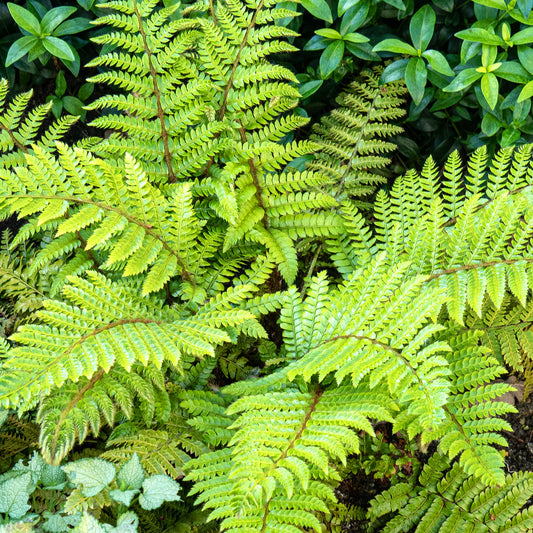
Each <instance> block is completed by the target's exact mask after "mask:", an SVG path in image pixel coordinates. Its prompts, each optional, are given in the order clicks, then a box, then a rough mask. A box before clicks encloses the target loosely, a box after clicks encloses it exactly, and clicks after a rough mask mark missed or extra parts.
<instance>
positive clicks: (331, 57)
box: [320, 41, 344, 78]
mask: <svg viewBox="0 0 533 533" xmlns="http://www.w3.org/2000/svg"><path fill="white" fill-rule="evenodd" d="M343 55H344V42H343V41H333V42H332V43H330V44H329V45H328V47H327V48H326V49H325V50H324V51H323V52H322V55H321V56H320V75H321V76H322V77H323V78H327V77H328V76H329V75H330V74H331V73H332V72H333V71H334V70H335V69H336V68H337V67H338V66H339V65H340V62H341V61H342V56H343Z"/></svg>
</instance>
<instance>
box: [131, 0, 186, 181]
mask: <svg viewBox="0 0 533 533" xmlns="http://www.w3.org/2000/svg"><path fill="white" fill-rule="evenodd" d="M133 11H134V13H135V16H136V18H137V21H138V24H139V34H140V35H141V38H142V40H143V46H144V51H145V53H146V59H147V61H148V68H149V69H150V77H151V78H152V85H153V88H154V96H155V101H156V106H157V116H158V119H159V123H160V125H161V141H162V142H163V150H164V152H165V163H166V165H167V168H168V181H169V183H174V182H175V181H176V175H175V173H174V170H173V168H172V154H171V153H170V147H169V142H168V131H167V127H166V124H165V111H164V110H163V105H162V104H161V92H160V91H159V82H158V75H157V70H156V69H155V67H154V63H153V61H152V55H153V54H152V50H151V48H150V47H149V46H148V39H147V37H146V33H145V31H144V25H143V18H142V16H141V14H140V13H139V9H138V5H137V1H136V0H134V1H133Z"/></svg>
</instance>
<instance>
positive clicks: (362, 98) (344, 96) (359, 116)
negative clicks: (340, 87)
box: [307, 70, 407, 200]
mask: <svg viewBox="0 0 533 533" xmlns="http://www.w3.org/2000/svg"><path fill="white" fill-rule="evenodd" d="M379 75H380V72H379V71H378V70H374V71H370V70H365V71H363V72H362V73H361V77H362V81H355V82H352V83H351V84H350V86H349V87H348V89H346V90H345V91H344V92H343V93H341V95H340V96H339V97H338V98H337V103H338V104H339V107H338V108H337V109H335V110H333V111H331V112H330V113H329V114H328V115H327V116H325V117H324V118H322V120H321V122H320V124H316V125H315V126H314V128H313V131H314V134H313V135H312V136H311V139H312V140H313V141H314V142H316V143H318V144H319V146H320V150H319V151H318V152H317V153H316V154H315V156H314V159H313V160H312V162H311V163H308V165H307V168H308V169H310V170H312V171H314V172H317V173H320V174H324V175H326V176H328V177H329V178H330V180H331V182H332V183H334V184H335V185H334V186H333V187H332V188H331V192H332V194H333V196H335V198H337V199H338V200H345V199H352V198H356V199H359V198H361V197H363V196H368V195H369V194H371V193H372V192H373V191H374V190H375V188H376V186H377V185H379V184H381V183H384V182H385V181H386V175H383V174H382V172H383V170H382V169H384V168H385V167H386V166H387V165H388V164H389V163H390V159H389V158H388V157H387V154H388V153H390V152H391V151H393V150H395V148H396V145H395V144H394V143H391V142H390V141H387V140H386V139H387V138H388V137H391V136H393V135H396V134H398V133H400V132H401V131H402V129H401V128H400V127H399V126H396V125H394V124H392V123H390V122H392V121H394V120H397V119H398V118H400V117H402V116H403V115H404V114H405V111H404V110H403V109H401V107H400V106H401V105H402V103H403V98H402V96H403V95H405V94H406V93H407V91H406V89H405V87H404V86H403V85H402V84H400V83H397V82H396V83H388V84H387V86H386V87H384V86H381V85H380V84H379ZM380 172H381V173H380Z"/></svg>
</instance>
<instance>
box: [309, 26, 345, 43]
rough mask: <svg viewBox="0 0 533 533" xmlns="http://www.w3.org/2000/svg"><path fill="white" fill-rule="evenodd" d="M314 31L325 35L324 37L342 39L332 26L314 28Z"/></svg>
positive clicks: (322, 35)
mask: <svg viewBox="0 0 533 533" xmlns="http://www.w3.org/2000/svg"><path fill="white" fill-rule="evenodd" d="M315 33H316V34H317V35H320V36H321V37H325V38H326V39H333V40H335V39H342V35H341V34H340V33H339V32H338V31H337V30H334V29H333V28H322V29H320V30H316V31H315Z"/></svg>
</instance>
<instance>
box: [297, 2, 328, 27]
mask: <svg viewBox="0 0 533 533" xmlns="http://www.w3.org/2000/svg"><path fill="white" fill-rule="evenodd" d="M302 6H304V8H305V9H306V10H307V11H309V13H311V15H313V16H315V17H316V18H319V19H320V20H325V21H326V22H333V17H332V15H331V9H330V8H329V5H328V3H327V2H326V0H302Z"/></svg>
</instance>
